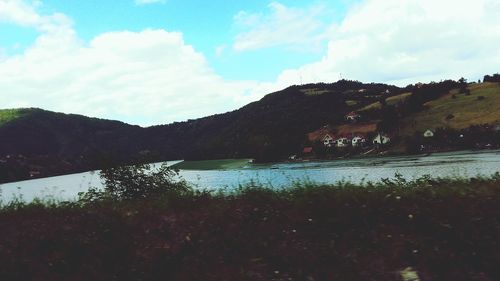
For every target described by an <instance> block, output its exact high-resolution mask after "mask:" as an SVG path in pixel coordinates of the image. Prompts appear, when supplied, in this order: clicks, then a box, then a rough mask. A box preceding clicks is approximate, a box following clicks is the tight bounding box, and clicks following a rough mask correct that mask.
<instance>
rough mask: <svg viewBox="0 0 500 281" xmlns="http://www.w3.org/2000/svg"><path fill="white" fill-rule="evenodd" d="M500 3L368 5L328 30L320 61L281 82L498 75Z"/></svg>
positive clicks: (411, 0) (410, 0)
mask: <svg viewBox="0 0 500 281" xmlns="http://www.w3.org/2000/svg"><path fill="white" fill-rule="evenodd" d="M498 42H500V1H498V0H478V1H455V0H439V1H438V0H367V1H364V2H362V3H360V4H357V5H354V6H353V7H352V8H351V9H350V11H349V13H348V14H347V16H346V17H345V18H344V20H343V21H342V22H341V23H340V24H339V25H338V26H336V27H334V28H333V32H332V34H331V38H330V41H329V43H328V51H327V53H326V54H325V56H324V57H323V58H322V59H321V60H320V61H317V62H314V63H311V64H308V65H304V66H302V67H300V68H298V69H290V70H286V71H284V72H283V73H282V74H281V75H280V76H279V78H278V82H277V83H278V84H280V85H286V84H298V83H300V81H301V80H302V81H304V82H315V81H326V82H332V81H336V80H338V79H339V77H340V76H341V74H342V77H344V78H348V79H357V80H361V81H374V82H390V83H396V84H399V85H406V84H407V83H413V82H416V81H433V80H434V81H439V80H441V79H447V78H452V79H458V78H460V77H461V76H464V77H467V78H471V79H477V78H479V77H482V75H483V74H487V73H493V72H498V71H499V69H498V66H499V65H500V49H499V48H498Z"/></svg>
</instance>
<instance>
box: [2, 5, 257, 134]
mask: <svg viewBox="0 0 500 281" xmlns="http://www.w3.org/2000/svg"><path fill="white" fill-rule="evenodd" d="M10 2H12V3H15V4H19V5H21V6H18V7H14V8H17V10H16V9H13V11H19V10H21V11H23V12H26V14H25V15H26V16H27V17H28V20H26V19H25V18H24V16H16V17H11V18H15V20H12V21H13V22H17V23H25V22H28V23H29V24H30V25H32V26H33V27H34V28H36V29H38V30H39V31H40V35H39V36H38V38H37V39H36V42H35V43H34V44H33V45H32V46H30V47H29V48H27V49H26V50H25V51H24V53H22V54H20V55H16V56H8V57H4V58H3V60H1V61H0V85H2V93H1V94H0V104H1V105H2V107H6V108H9V107H18V106H20V105H22V106H33V107H41V108H44V109H49V110H55V111H62V112H68V113H79V114H85V115H90V116H96V117H103V118H111V119H120V120H124V121H128V122H131V123H134V124H141V125H151V124H160V123H167V122H172V121H181V120H186V119H188V118H197V117H201V116H205V115H209V114H214V113H221V112H224V111H228V110H233V109H235V108H237V107H239V106H242V105H244V104H246V103H247V102H250V101H252V100H254V98H255V97H254V96H252V93H251V92H249V89H251V88H252V87H253V85H255V83H253V82H228V81H224V80H223V78H222V77H220V76H218V75H217V74H215V73H214V72H213V71H212V69H211V68H210V67H209V66H208V64H207V62H206V60H205V57H204V56H203V55H202V54H200V53H198V52H196V51H195V50H194V49H193V47H191V46H189V45H187V44H186V43H185V42H184V41H183V36H182V34H181V33H178V32H167V31H165V30H143V31H141V32H128V31H121V32H109V33H104V34H101V35H99V36H97V37H95V38H94V39H93V40H91V42H89V43H88V44H87V43H85V42H82V41H81V40H79V38H78V37H77V36H76V34H75V32H74V30H73V28H72V26H71V22H70V20H69V19H68V18H67V17H65V16H64V15H61V14H55V15H50V16H42V15H39V14H38V13H36V11H35V10H34V9H33V8H30V6H28V5H24V4H23V3H22V2H19V1H10ZM2 3H3V2H2ZM9 4H11V3H9ZM20 8H22V9H20ZM26 8H27V9H26ZM23 9H24V10H23ZM1 13H3V14H6V13H8V11H7V12H6V10H4V9H2V12H1ZM18 14H22V13H21V12H19V13H18ZM29 18H33V20H31V19H29Z"/></svg>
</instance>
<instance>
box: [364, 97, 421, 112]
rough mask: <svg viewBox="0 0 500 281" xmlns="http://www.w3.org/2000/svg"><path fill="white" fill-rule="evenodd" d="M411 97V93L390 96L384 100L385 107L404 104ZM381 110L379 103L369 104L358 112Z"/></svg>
mask: <svg viewBox="0 0 500 281" xmlns="http://www.w3.org/2000/svg"><path fill="white" fill-rule="evenodd" d="M410 96H411V93H402V94H399V95H395V96H391V97H388V98H386V99H385V102H386V104H387V105H395V104H398V103H400V102H404V101H405V100H406V99H407V98H408V97H410ZM381 108H382V103H380V102H379V101H377V102H374V103H371V104H369V105H367V106H365V107H363V108H361V109H359V110H358V111H366V110H372V109H381Z"/></svg>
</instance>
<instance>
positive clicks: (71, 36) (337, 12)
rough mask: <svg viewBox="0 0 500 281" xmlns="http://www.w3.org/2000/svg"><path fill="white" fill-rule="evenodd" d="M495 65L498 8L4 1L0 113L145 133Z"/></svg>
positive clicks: (341, 1)
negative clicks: (270, 104)
mask: <svg viewBox="0 0 500 281" xmlns="http://www.w3.org/2000/svg"><path fill="white" fill-rule="evenodd" d="M499 65H500V0H474V1H465V0H337V1H332V0H330V1H327V0H318V1H303V0H295V1H292V0H280V1H264V0H252V1H227V0H226V1H222V0H212V1H202V0H112V1H111V0H109V1H108V0H85V1H82V0H0V108H18V107H39V108H43V109H47V110H53V111H57V112H65V113H77V114H83V115H87V116H92V117H99V118H106V119H116V120H121V121H124V122H127V123H131V124H136V125H141V126H150V125H157V124H166V123H171V122H176V121H185V120H188V119H194V118H199V117H204V116H207V115H211V114H217V113H223V112H227V111H231V110H235V109H237V108H239V107H241V106H243V105H245V104H248V103H249V102H252V101H256V100H259V99H260V98H262V97H263V96H264V95H265V94H268V93H270V92H273V91H277V90H280V89H283V88H285V87H287V86H290V85H297V84H304V83H310V82H328V83H329V82H335V81H337V80H339V79H340V78H345V79H352V80H359V81H362V82H383V83H390V84H395V85H398V86H406V85H408V84H412V83H416V82H430V81H440V80H444V79H454V80H457V79H459V78H460V77H465V78H467V79H469V81H475V80H478V79H480V78H482V76H483V75H485V74H492V73H497V72H499V71H500V69H499V67H498V66H499Z"/></svg>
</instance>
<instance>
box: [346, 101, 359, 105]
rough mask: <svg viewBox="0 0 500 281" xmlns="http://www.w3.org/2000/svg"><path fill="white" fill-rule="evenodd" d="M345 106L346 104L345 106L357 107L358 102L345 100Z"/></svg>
mask: <svg viewBox="0 0 500 281" xmlns="http://www.w3.org/2000/svg"><path fill="white" fill-rule="evenodd" d="M345 104H346V105H347V106H355V105H357V104H358V101H355V100H346V101H345Z"/></svg>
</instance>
